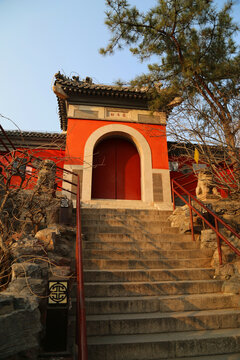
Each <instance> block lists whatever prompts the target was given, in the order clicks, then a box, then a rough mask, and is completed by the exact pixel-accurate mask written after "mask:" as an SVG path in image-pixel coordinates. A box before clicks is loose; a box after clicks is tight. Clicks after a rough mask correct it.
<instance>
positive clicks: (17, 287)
mask: <svg viewBox="0 0 240 360" xmlns="http://www.w3.org/2000/svg"><path fill="white" fill-rule="evenodd" d="M4 293H5V294H9V295H13V296H25V297H29V296H35V297H36V300H38V299H37V297H38V296H39V297H41V296H43V295H45V293H46V281H44V280H43V279H32V278H30V277H24V278H17V279H14V280H13V281H11V282H10V283H9V286H8V288H7V289H6V290H5V292H4Z"/></svg>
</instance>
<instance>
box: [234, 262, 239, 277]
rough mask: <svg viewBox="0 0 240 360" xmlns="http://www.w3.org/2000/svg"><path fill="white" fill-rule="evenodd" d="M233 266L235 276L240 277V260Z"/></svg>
mask: <svg viewBox="0 0 240 360" xmlns="http://www.w3.org/2000/svg"><path fill="white" fill-rule="evenodd" d="M233 266H234V271H235V274H236V275H240V260H237V261H236V262H234V264H233Z"/></svg>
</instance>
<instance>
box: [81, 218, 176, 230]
mask: <svg viewBox="0 0 240 360" xmlns="http://www.w3.org/2000/svg"><path fill="white" fill-rule="evenodd" d="M91 226H93V227H94V226H99V227H101V226H115V227H116V226H125V227H128V226H137V227H138V229H144V228H145V226H149V227H150V226H166V227H171V223H170V221H168V220H165V221H164V220H159V219H158V218H156V219H155V218H153V219H152V218H151V217H150V218H148V217H145V220H144V219H139V218H132V217H127V218H126V216H124V217H123V216H122V217H112V218H108V217H104V218H99V219H87V220H85V219H84V220H82V227H91Z"/></svg>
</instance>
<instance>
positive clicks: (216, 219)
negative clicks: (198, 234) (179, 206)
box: [172, 179, 240, 265]
mask: <svg viewBox="0 0 240 360" xmlns="http://www.w3.org/2000/svg"><path fill="white" fill-rule="evenodd" d="M174 185H176V186H177V187H178V188H180V189H181V190H182V191H183V192H184V193H185V194H186V195H187V196H188V201H187V200H186V199H185V198H184V197H183V196H182V195H181V194H179V192H178V191H177V190H176V188H175V187H174ZM175 194H176V195H177V197H179V198H180V199H182V200H183V202H184V203H185V204H187V205H188V207H189V215H190V223H191V233H192V240H195V237H194V226H193V216H192V213H193V212H195V213H196V214H197V215H198V216H199V217H200V218H201V219H202V220H203V221H204V222H205V223H206V224H207V225H208V226H209V227H210V228H211V229H212V230H213V231H214V232H215V234H216V239H217V247H218V256H219V263H220V265H222V249H221V240H223V241H224V242H225V244H227V245H228V246H229V247H230V248H231V249H232V250H233V251H234V252H235V253H236V254H237V255H238V256H240V251H239V250H238V249H237V248H236V247H235V246H234V245H233V244H231V243H230V241H228V240H227V239H226V237H225V236H224V235H223V234H221V233H220V232H219V223H220V224H221V225H222V226H223V227H224V228H226V229H227V230H229V231H230V232H231V233H232V234H233V235H234V236H236V237H237V238H238V239H240V235H239V234H238V233H237V232H236V231H235V230H234V229H233V228H232V227H231V226H230V225H228V224H227V223H225V221H223V220H222V219H221V218H220V217H219V216H217V215H216V214H215V213H214V212H213V211H212V210H210V209H209V208H208V207H207V206H205V205H204V204H203V203H202V202H201V201H200V200H198V199H197V198H196V197H195V196H193V195H192V194H191V193H190V192H189V191H187V190H186V189H185V188H184V187H183V186H181V185H180V184H179V183H178V182H177V181H176V180H174V179H173V180H172V198H173V209H174V210H175V208H176V205H175ZM192 201H195V202H196V203H197V204H198V205H200V207H201V208H202V209H204V211H205V213H208V214H210V215H211V216H212V217H213V218H214V224H215V226H213V225H212V224H211V223H210V222H209V221H208V220H207V219H205V217H204V216H203V215H202V214H201V213H200V212H199V211H198V210H197V209H196V208H195V207H194V206H193V205H192Z"/></svg>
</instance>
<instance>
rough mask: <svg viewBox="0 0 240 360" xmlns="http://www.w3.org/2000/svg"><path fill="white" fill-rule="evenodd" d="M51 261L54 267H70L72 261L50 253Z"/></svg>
mask: <svg viewBox="0 0 240 360" xmlns="http://www.w3.org/2000/svg"><path fill="white" fill-rule="evenodd" d="M48 256H49V260H50V261H51V262H52V263H53V266H54V265H56V266H70V264H71V261H72V260H71V259H70V258H68V257H63V256H60V255H57V254H55V253H52V252H51V253H49V254H48Z"/></svg>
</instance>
